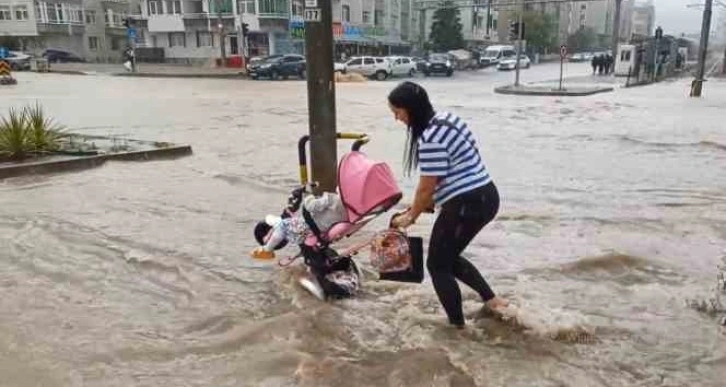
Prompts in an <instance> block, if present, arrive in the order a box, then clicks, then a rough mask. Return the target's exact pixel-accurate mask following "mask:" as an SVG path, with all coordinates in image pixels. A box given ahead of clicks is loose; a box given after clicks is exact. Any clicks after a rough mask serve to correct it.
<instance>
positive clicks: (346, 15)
mask: <svg viewBox="0 0 726 387" xmlns="http://www.w3.org/2000/svg"><path fill="white" fill-rule="evenodd" d="M343 21H344V22H348V23H350V5H344V6H343Z"/></svg>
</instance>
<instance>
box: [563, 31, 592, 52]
mask: <svg viewBox="0 0 726 387" xmlns="http://www.w3.org/2000/svg"><path fill="white" fill-rule="evenodd" d="M597 44H598V37H597V34H596V33H595V30H593V29H592V28H590V27H584V28H580V29H579V30H577V32H575V33H574V34H572V35H570V36H568V37H567V47H568V49H569V50H570V51H572V52H575V51H584V50H588V49H591V48H593V47H595V46H596V45H597Z"/></svg>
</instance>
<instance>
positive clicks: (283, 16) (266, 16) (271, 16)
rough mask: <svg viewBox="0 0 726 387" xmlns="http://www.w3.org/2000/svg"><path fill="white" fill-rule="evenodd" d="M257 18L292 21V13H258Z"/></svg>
mask: <svg viewBox="0 0 726 387" xmlns="http://www.w3.org/2000/svg"><path fill="white" fill-rule="evenodd" d="M257 17H258V18H260V19H278V20H288V19H290V12H266V13H258V14H257Z"/></svg>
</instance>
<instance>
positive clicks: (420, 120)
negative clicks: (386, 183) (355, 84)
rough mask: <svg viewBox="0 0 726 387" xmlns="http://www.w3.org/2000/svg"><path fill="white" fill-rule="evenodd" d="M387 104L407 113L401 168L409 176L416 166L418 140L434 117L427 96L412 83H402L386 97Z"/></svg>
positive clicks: (422, 89)
mask: <svg viewBox="0 0 726 387" xmlns="http://www.w3.org/2000/svg"><path fill="white" fill-rule="evenodd" d="M388 102H389V103H390V104H391V105H393V106H394V107H396V108H399V109H405V110H406V112H407V113H408V118H409V123H408V142H407V144H406V150H405V152H404V159H403V167H404V170H405V171H406V172H407V173H408V174H410V173H411V171H412V170H413V169H414V168H416V167H417V166H418V140H419V139H420V138H421V135H422V134H423V132H424V130H426V127H428V125H429V122H430V121H431V119H432V118H433V117H434V116H435V115H436V112H435V111H434V108H433V106H431V101H430V100H429V95H428V94H427V93H426V90H424V88H423V87H421V86H419V85H417V84H415V83H413V82H403V83H401V84H400V85H398V86H396V88H395V89H393V91H391V93H390V94H389V95H388Z"/></svg>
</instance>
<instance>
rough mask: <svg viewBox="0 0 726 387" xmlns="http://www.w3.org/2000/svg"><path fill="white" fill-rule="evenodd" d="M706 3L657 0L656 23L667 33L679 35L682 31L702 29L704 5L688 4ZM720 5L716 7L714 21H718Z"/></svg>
mask: <svg viewBox="0 0 726 387" xmlns="http://www.w3.org/2000/svg"><path fill="white" fill-rule="evenodd" d="M696 3H701V4H703V3H705V1H704V0H655V24H656V26H661V27H663V31H664V32H665V33H666V34H670V35H674V36H677V35H679V34H680V33H681V32H685V33H691V32H699V31H701V20H702V19H703V7H700V8H686V5H688V4H696ZM719 8H720V7H714V16H713V20H712V23H713V22H715V21H716V18H717V17H718V12H720V9H719Z"/></svg>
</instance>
